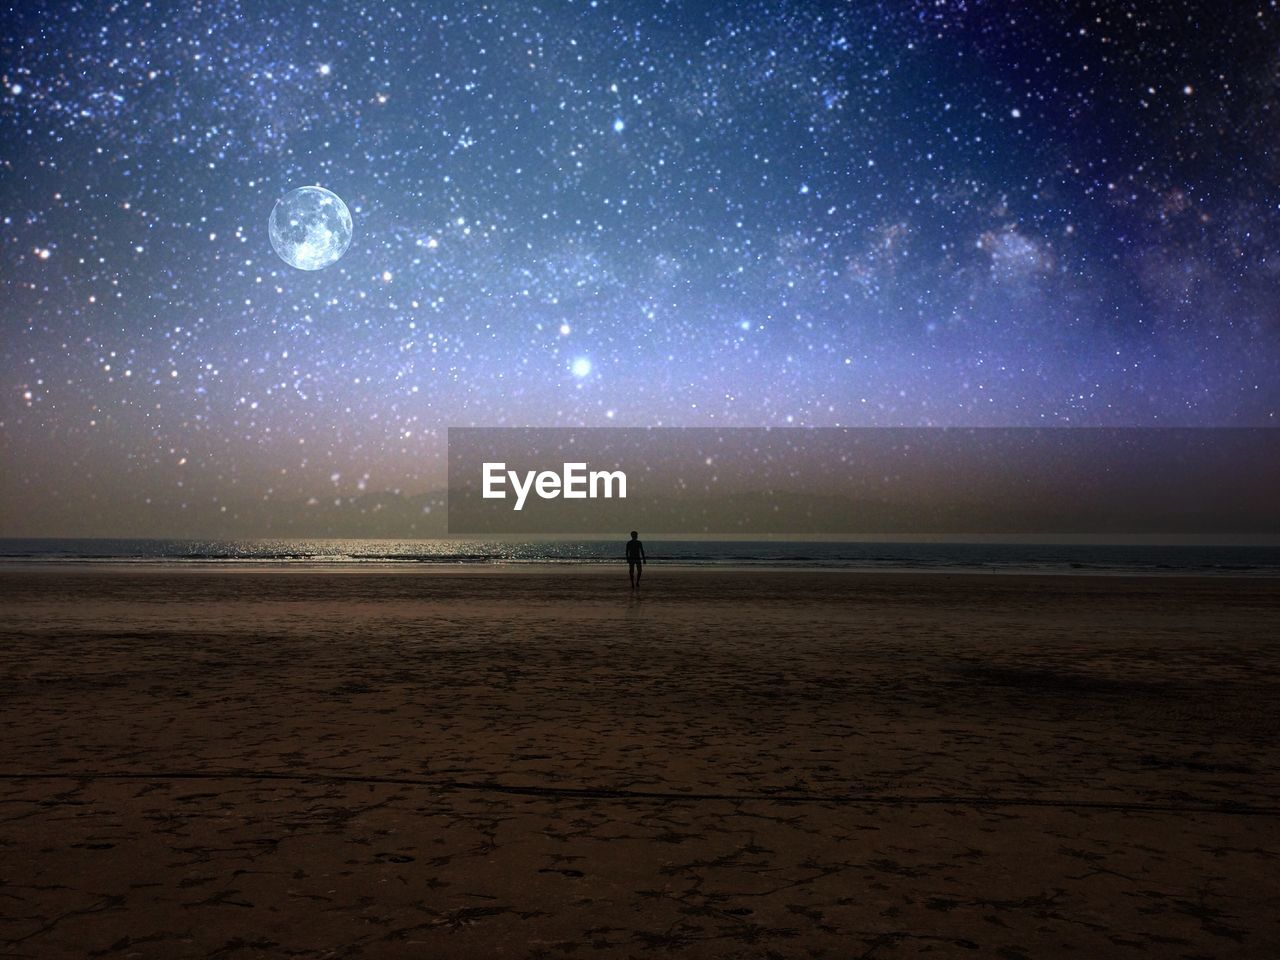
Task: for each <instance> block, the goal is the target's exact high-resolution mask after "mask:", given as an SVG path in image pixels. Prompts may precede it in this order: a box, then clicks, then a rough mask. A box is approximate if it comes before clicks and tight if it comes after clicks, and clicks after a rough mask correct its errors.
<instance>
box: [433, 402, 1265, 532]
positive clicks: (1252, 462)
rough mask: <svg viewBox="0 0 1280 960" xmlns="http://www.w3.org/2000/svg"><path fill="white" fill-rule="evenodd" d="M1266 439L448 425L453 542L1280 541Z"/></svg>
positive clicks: (1171, 432)
mask: <svg viewBox="0 0 1280 960" xmlns="http://www.w3.org/2000/svg"><path fill="white" fill-rule="evenodd" d="M1278 489H1280V430H1274V429H1267V428H1238V429H1237V428H1212V429H1205V428H1200V429H1193V428H1169V429H1145V428H1078V427H1077V428H1044V429H1038V428H975V429H961V428H946V429H944V428H901V429H885V428H848V429H843V428H817V429H768V428H758V429H757V428H728V429H721V428H670V429H643V428H620V429H613V428H527V429H526V428H492V429H491V428H452V429H450V430H449V510H448V514H449V533H450V534H451V535H459V534H465V535H494V536H505V535H594V534H612V535H617V534H618V533H620V532H625V531H627V530H630V529H633V528H638V529H644V530H647V531H650V532H654V533H657V532H661V533H664V534H671V535H690V536H693V535H705V534H721V535H797V536H799V535H814V534H837V535H849V536H856V535H859V534H868V535H884V534H895V533H896V534H910V535H928V534H938V535H947V536H952V535H956V534H975V535H984V536H987V535H992V534H1016V535H1028V534H1037V533H1041V534H1055V535H1064V534H1067V535H1074V534H1100V535H1120V534H1197V535H1201V534H1223V535H1260V534H1262V535H1272V534H1277V533H1280V497H1277V495H1276V491H1277V490H1278Z"/></svg>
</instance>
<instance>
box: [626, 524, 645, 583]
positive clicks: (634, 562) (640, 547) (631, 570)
mask: <svg viewBox="0 0 1280 960" xmlns="http://www.w3.org/2000/svg"><path fill="white" fill-rule="evenodd" d="M639 536H640V535H639V534H638V533H636V532H635V531H634V530H632V531H631V539H630V540H628V541H627V575H628V576H629V577H630V578H631V589H632V590H634V589H635V588H636V587H638V586H640V574H641V573H643V572H644V562H645V557H644V544H643V543H641V542H640V540H639V539H638V538H639Z"/></svg>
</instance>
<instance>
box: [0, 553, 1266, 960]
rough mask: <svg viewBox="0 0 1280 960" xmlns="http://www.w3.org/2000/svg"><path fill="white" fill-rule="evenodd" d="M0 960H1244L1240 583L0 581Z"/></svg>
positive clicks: (1252, 695)
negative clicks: (634, 586) (637, 586)
mask: <svg viewBox="0 0 1280 960" xmlns="http://www.w3.org/2000/svg"><path fill="white" fill-rule="evenodd" d="M0 609H2V610H3V612H4V616H3V621H2V622H0V683H2V687H0V689H2V690H3V699H2V700H0V704H2V706H0V717H2V719H3V724H0V903H2V904H3V909H0V957H6V958H60V957H88V956H106V957H144V958H152V957H154V958H178V957H184V958H185V957H215V956H216V957H369V958H378V957H406V958H408V957H413V958H421V957H429V958H436V957H439V958H446V957H447V958H472V957H475V958H482V957H484V958H487V957H601V958H624V957H625V958H630V957H634V958H641V957H690V958H693V957H697V958H766V957H783V958H790V957H831V958H847V957H848V958H858V957H862V958H895V957H916V956H930V957H995V958H1004V960H1019V958H1037V960H1038V958H1055V957H1075V958H1083V957H1158V958H1164V957H1173V958H1188V960H1190V958H1210V957H1212V958H1228V957H1240V958H1244V957H1248V958H1274V957H1277V956H1280V919H1278V918H1280V885H1277V882H1276V881H1277V876H1280V747H1277V742H1276V741H1277V734H1278V733H1280V720H1278V718H1280V646H1278V641H1277V639H1276V625H1277V623H1278V622H1280V618H1278V617H1277V613H1278V612H1280V590H1278V589H1277V584H1276V582H1275V581H1274V580H1248V579H1227V578H1222V579H1190V578H1176V577H1166V578H1160V577H1150V578H1124V577H1067V576H1056V577H1055V576H1045V577H1032V576H991V575H986V576H984V575H977V574H971V575H960V574H956V575H951V574H945V575H942V574H932V575H909V574H901V575H899V574H874V575H872V574H858V573H850V572H832V573H816V572H809V573H798V572H777V573H770V572H747V571H695V570H673V569H662V568H661V567H658V566H653V567H651V568H650V570H649V572H648V574H647V575H646V579H645V586H644V588H643V590H642V591H641V592H640V595H639V596H638V597H637V596H633V595H632V594H631V593H630V591H629V590H628V589H627V585H626V574H625V570H620V569H609V570H604V571H601V570H582V569H577V568H568V569H562V570H548V569H545V568H531V569H528V570H518V571H510V570H506V571H495V570H492V569H488V568H486V569H466V568H451V569H438V568H433V569H403V568H393V569H390V568H377V567H371V568H359V569H350V570H346V569H344V570H316V569H308V570H291V569H280V568H270V569H268V568H252V567H251V568H238V569H227V568H219V569H210V568H202V567H192V568H180V569H175V568H171V567H147V566H145V565H139V566H136V567H128V566H123V565H121V566H114V565H111V566H108V565H103V566H100V567H92V566H85V567H66V568H53V567H39V566H31V567H17V566H15V567H10V568H6V569H3V570H0Z"/></svg>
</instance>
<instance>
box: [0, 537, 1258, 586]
mask: <svg viewBox="0 0 1280 960" xmlns="http://www.w3.org/2000/svg"><path fill="white" fill-rule="evenodd" d="M622 550H623V542H622V541H621V540H619V541H600V540H592V541H573V540H561V541H541V542H527V543H501V542H492V541H482V540H302V539H297V540H97V539H95V540H71V539H66V540H51V539H42V540H18V539H0V563H11V564H12V563H20V564H35V563H39V564H58V563H152V564H211V565H220V564H272V565H278V564H303V565H330V564H388V565H390V564H481V565H483V564H491V565H517V564H531V563H565V564H606V563H619V562H621V560H622ZM645 550H646V552H647V554H648V556H649V559H650V560H651V561H652V562H654V563H659V564H661V563H670V564H676V565H681V566H697V567H754V568H765V567H768V568H784V569H850V570H917V571H928V570H936V571H946V570H953V571H984V572H991V573H1000V572H1006V573H1017V572H1028V571H1030V572H1037V573H1068V574H1165V575H1178V574H1181V575H1187V574H1196V575H1215V576H1250V577H1280V546H1190V545H1188V546H1168V545H1113V544H1106V545H1103V544H1097V545H1091V544H1026V543H1017V544H1012V543H869V542H847V543H837V542H830V541H795V542H780V541H756V542H753V541H743V540H670V541H663V540H656V539H646V540H645Z"/></svg>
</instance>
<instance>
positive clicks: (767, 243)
mask: <svg viewBox="0 0 1280 960" xmlns="http://www.w3.org/2000/svg"><path fill="white" fill-rule="evenodd" d="M0 17H2V19H0V207H2V210H0V212H2V214H3V222H2V224H0V237H2V240H0V271H2V273H0V276H2V279H3V287H4V300H3V304H2V305H0V364H2V367H3V372H4V390H3V394H2V395H0V454H2V456H3V470H2V471H0V473H2V474H3V479H2V480H0V496H2V497H3V505H4V513H3V518H4V523H3V524H0V533H4V532H14V531H21V532H24V533H31V532H37V531H40V532H48V533H50V534H53V533H78V532H82V531H84V530H87V529H90V528H92V529H106V528H108V527H110V528H111V529H114V530H117V531H127V530H131V529H137V530H139V531H142V530H146V531H148V532H151V533H157V532H160V533H166V532H167V533H172V534H175V535H176V534H181V533H184V532H186V528H187V526H189V524H188V519H189V518H192V517H196V516H199V517H210V516H213V517H216V516H218V515H226V514H227V512H228V509H229V510H230V513H231V515H233V516H234V515H237V513H238V511H239V510H240V509H241V506H240V505H242V504H245V503H258V504H262V503H272V502H279V503H281V504H291V503H294V502H296V501H306V500H307V499H313V500H314V499H315V498H323V499H327V500H333V499H334V498H335V497H337V498H342V497H358V496H361V495H367V494H370V493H373V492H380V491H402V492H405V493H412V494H420V493H423V492H425V491H427V490H430V489H437V488H439V486H440V485H441V483H442V482H443V478H444V452H445V451H444V441H445V429H446V428H447V427H449V426H477V425H479V426H522V425H530V426H532V425H539V426H575V425H589V426H607V425H619V426H622V425H626V426H653V425H668V426H712V425H725V426H765V425H775V426H835V425H845V426H874V425H894V426H922V425H943V426H951V425H974V426H978V425H1054V426H1070V425H1143V426H1159V425H1167V426H1173V425H1191V426H1215V425H1237V426H1242V425H1253V426H1269V425H1274V424H1275V418H1276V411H1277V408H1278V406H1280V381H1278V379H1277V371H1278V370H1280V344H1278V342H1277V335H1278V334H1280V246H1278V244H1280V151H1278V150H1277V149H1276V145H1277V144H1280V97H1278V94H1280V10H1277V8H1276V5H1275V4H1274V3H1255V4H1246V3H1230V4H1204V5H1186V4H1180V3H1176V2H1168V3H1166V2H1161V3H1156V2H1144V3H1136V4H1135V3H1117V2H1106V3H1065V4H1014V3H983V2H979V0H969V2H930V3H910V2H906V0H904V2H901V3H884V4H870V3H850V4H826V3H777V2H769V3H752V2H748V3H719V4H717V3H661V2H652V0H629V2H621V0H594V2H592V0H578V2H570V0H564V2H548V3H543V4H530V3H525V2H515V0H513V2H494V3H489V4H480V3H455V2H440V3H429V4H409V3H386V4H375V3H365V4H361V3H333V4H328V5H319V4H304V3H290V2H283V0H282V2H272V3H265V2H264V3H258V4H251V3H235V2H184V3H150V4H145V3H137V2H134V3H127V2H122V3H116V4H105V3H102V4H99V3H92V4H87V5H74V4H69V5H53V6H50V7H47V8H45V9H41V8H40V5H34V4H15V5H11V6H9V7H8V8H7V9H5V10H4V11H3V13H2V14H0ZM306 184H319V185H323V186H325V187H327V188H328V189H330V190H333V191H334V192H335V193H337V194H338V195H339V196H340V197H342V198H343V199H344V200H345V201H346V203H347V204H348V206H349V207H350V210H351V213H352V217H353V219H354V223H355V227H354V240H353V242H352V245H351V248H350V249H349V250H348V252H347V253H346V255H345V256H344V257H343V258H342V259H341V260H340V261H339V262H338V263H336V264H335V265H333V266H331V267H328V268H327V269H324V270H321V271H318V272H314V273H312V272H303V271H299V270H295V269H293V268H292V267H290V266H288V265H287V264H285V263H284V262H283V261H282V260H281V259H280V258H279V257H277V256H276V254H275V253H274V251H273V250H272V248H271V245H270V242H269V240H268V235H267V221H268V216H269V215H270V212H271V209H272V207H273V205H274V204H275V202H276V200H277V199H278V198H279V197H281V196H283V195H284V194H285V193H286V192H288V191H289V190H291V189H293V188H295V187H298V186H302V185H306ZM224 508H228V509H224ZM104 517H107V518H108V519H110V518H115V519H114V521H112V522H114V524H115V525H114V527H111V523H109V522H107V521H104V520H103V518H104ZM104 523H106V526H104V525H103V524H104Z"/></svg>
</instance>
